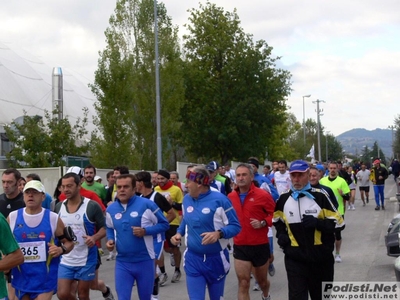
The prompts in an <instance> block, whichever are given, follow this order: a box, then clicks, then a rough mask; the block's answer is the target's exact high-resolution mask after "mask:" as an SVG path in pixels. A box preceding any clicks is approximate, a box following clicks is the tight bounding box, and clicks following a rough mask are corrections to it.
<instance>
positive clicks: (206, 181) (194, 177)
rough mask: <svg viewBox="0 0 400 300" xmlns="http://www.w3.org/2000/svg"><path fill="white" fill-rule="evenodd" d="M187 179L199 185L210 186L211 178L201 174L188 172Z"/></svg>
mask: <svg viewBox="0 0 400 300" xmlns="http://www.w3.org/2000/svg"><path fill="white" fill-rule="evenodd" d="M186 179H187V180H190V181H193V182H196V183H197V184H202V185H210V177H208V176H207V175H204V174H201V173H196V172H192V171H187V173H186Z"/></svg>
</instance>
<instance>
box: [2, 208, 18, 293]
mask: <svg viewBox="0 0 400 300" xmlns="http://www.w3.org/2000/svg"><path fill="white" fill-rule="evenodd" d="M18 249H19V245H18V243H17V242H16V241H15V238H14V235H13V234H12V232H11V229H10V226H9V225H8V223H7V221H6V219H5V218H4V216H3V215H2V214H0V251H1V253H2V254H4V255H7V254H10V253H13V252H14V251H16V250H18ZM0 260H1V256H0ZM6 296H7V286H6V280H5V278H4V272H0V298H4V297H6Z"/></svg>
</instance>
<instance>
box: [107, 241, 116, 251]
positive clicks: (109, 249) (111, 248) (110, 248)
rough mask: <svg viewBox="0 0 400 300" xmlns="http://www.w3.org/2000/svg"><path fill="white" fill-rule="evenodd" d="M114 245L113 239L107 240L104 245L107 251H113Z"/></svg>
mask: <svg viewBox="0 0 400 300" xmlns="http://www.w3.org/2000/svg"><path fill="white" fill-rule="evenodd" d="M114 246H115V243H114V241H113V240H108V241H107V243H106V247H107V250H108V251H113V250H114Z"/></svg>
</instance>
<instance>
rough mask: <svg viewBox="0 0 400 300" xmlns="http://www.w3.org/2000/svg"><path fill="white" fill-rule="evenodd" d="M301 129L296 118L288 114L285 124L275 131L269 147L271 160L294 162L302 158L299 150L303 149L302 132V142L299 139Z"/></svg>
mask: <svg viewBox="0 0 400 300" xmlns="http://www.w3.org/2000/svg"><path fill="white" fill-rule="evenodd" d="M301 128H302V127H301V124H300V122H298V121H297V119H296V116H295V115H294V114H292V113H288V112H287V113H286V118H285V120H284V122H283V123H282V124H280V125H277V126H275V127H274V129H273V134H272V137H271V139H272V142H271V143H270V146H269V147H268V158H269V159H270V160H280V159H286V160H288V161H292V160H295V159H298V158H300V157H302V156H301V154H300V153H301V152H300V151H299V149H303V131H302V130H301V141H300V138H299V132H300V129H301ZM300 143H301V144H300Z"/></svg>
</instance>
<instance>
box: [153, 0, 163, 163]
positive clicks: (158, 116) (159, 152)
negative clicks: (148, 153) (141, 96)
mask: <svg viewBox="0 0 400 300" xmlns="http://www.w3.org/2000/svg"><path fill="white" fill-rule="evenodd" d="M154 43H155V45H154V50H155V64H156V66H155V67H156V68H155V71H156V122H157V169H158V170H160V169H162V143H161V101H160V69H159V56H158V18H157V0H154Z"/></svg>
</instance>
